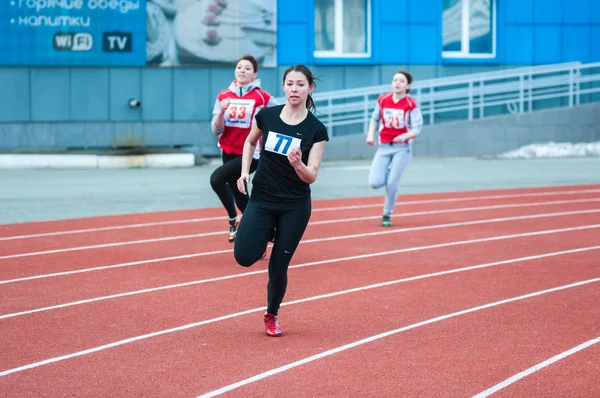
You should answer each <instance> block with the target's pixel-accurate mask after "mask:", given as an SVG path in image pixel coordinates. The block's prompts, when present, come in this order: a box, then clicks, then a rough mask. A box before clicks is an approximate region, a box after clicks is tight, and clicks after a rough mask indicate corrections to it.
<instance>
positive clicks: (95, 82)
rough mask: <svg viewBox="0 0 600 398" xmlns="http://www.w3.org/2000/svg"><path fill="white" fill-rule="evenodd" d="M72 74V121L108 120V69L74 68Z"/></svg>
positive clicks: (71, 70)
mask: <svg viewBox="0 0 600 398" xmlns="http://www.w3.org/2000/svg"><path fill="white" fill-rule="evenodd" d="M70 73H71V84H70V93H71V101H70V102H71V104H70V105H71V120H74V121H75V120H81V121H90V120H94V121H107V120H108V116H109V115H108V114H109V110H108V104H109V100H108V99H109V98H108V95H109V94H108V89H109V87H108V86H109V83H108V76H109V73H108V69H104V68H73V69H70Z"/></svg>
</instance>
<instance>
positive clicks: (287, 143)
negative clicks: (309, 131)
mask: <svg viewBox="0 0 600 398" xmlns="http://www.w3.org/2000/svg"><path fill="white" fill-rule="evenodd" d="M301 142H302V140H300V139H298V138H294V137H290V136H289V135H285V134H279V133H276V132H274V131H271V132H269V135H268V136H267V142H266V143H265V150H266V151H270V152H275V153H278V154H280V155H284V156H287V155H288V154H289V153H290V152H291V151H292V149H296V148H299V147H300V143H301Z"/></svg>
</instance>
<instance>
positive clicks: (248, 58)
mask: <svg viewBox="0 0 600 398" xmlns="http://www.w3.org/2000/svg"><path fill="white" fill-rule="evenodd" d="M240 61H248V62H250V63H251V64H252V67H253V68H254V73H257V72H258V61H257V60H256V58H254V57H253V56H252V55H250V54H245V55H244V56H243V57H242V58H240V59H238V60H237V61H236V62H235V66H236V67H237V64H239V63H240Z"/></svg>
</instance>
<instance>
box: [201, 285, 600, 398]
mask: <svg viewBox="0 0 600 398" xmlns="http://www.w3.org/2000/svg"><path fill="white" fill-rule="evenodd" d="M596 282H600V278H594V279H588V280H584V281H580V282H576V283H571V284H568V285H563V286H558V287H554V288H551V289H546V290H540V291H537V292H533V293H529V294H524V295H522V296H517V297H512V298H509V299H505V300H500V301H495V302H493V303H489V304H484V305H480V306H477V307H472V308H468V309H466V310H462V311H457V312H453V313H450V314H446V315H442V316H438V317H435V318H431V319H427V320H425V321H421V322H417V323H413V324H412V325H408V326H404V327H401V328H398V329H394V330H390V331H387V332H384V333H380V334H377V335H374V336H371V337H367V338H365V339H362V340H357V341H354V342H352V343H349V344H345V345H343V346H340V347H336V348H334V349H331V350H327V351H324V352H321V353H319V354H317V355H313V356H310V357H306V358H303V359H301V360H298V361H295V362H292V363H289V364H287V365H284V366H280V367H278V368H275V369H271V370H269V371H266V372H263V373H260V374H257V375H256V376H253V377H249V378H247V379H245V380H241V381H238V382H237V383H233V384H229V385H227V386H224V387H222V388H219V389H218V390H214V391H211V392H209V393H206V394H203V395H200V398H208V397H215V396H217V395H221V394H224V393H226V392H229V391H232V390H235V389H237V388H240V387H243V386H245V385H248V384H251V383H254V382H257V381H259V380H262V379H266V378H267V377H271V376H274V375H276V374H278V373H283V372H285V371H288V370H290V369H293V368H297V367H299V366H302V365H305V364H307V363H310V362H314V361H316V360H318V359H322V358H326V357H329V356H331V355H335V354H338V353H340V352H342V351H346V350H349V349H351V348H355V347H358V346H361V345H364V344H368V343H371V342H373V341H376V340H380V339H383V338H385V337H389V336H393V335H395V334H399V333H402V332H405V331H407V330H411V329H416V328H418V327H421V326H426V325H430V324H432V323H436V322H441V321H444V320H446V319H450V318H455V317H458V316H461V315H465V314H470V313H473V312H477V311H481V310H485V309H488V308H492V307H497V306H500V305H504V304H508V303H513V302H516V301H520V300H526V299H529V298H532V297H537V296H541V295H544V294H549V293H554V292H558V291H561V290H566V289H571V288H574V287H579V286H583V285H587V284H590V283H596Z"/></svg>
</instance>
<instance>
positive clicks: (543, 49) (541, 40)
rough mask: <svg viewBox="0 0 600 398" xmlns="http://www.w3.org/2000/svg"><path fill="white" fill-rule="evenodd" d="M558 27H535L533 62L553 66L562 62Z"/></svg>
mask: <svg viewBox="0 0 600 398" xmlns="http://www.w3.org/2000/svg"><path fill="white" fill-rule="evenodd" d="M561 30H562V29H561V27H560V26H536V27H535V28H534V30H533V51H534V53H533V62H534V63H535V64H538V65H539V64H554V63H559V62H561V61H562V54H561V53H562V51H561V48H562V45H561V42H562V34H561Z"/></svg>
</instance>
